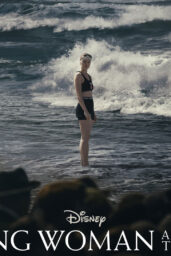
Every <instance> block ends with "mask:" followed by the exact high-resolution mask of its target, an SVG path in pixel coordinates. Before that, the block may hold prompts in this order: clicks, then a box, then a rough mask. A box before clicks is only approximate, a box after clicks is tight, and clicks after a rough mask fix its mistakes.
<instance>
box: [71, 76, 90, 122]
mask: <svg viewBox="0 0 171 256" xmlns="http://www.w3.org/2000/svg"><path fill="white" fill-rule="evenodd" d="M81 81H82V77H81V75H80V74H76V75H75V77H74V85H75V89H76V94H77V98H78V101H79V103H80V106H81V107H82V109H83V111H84V114H85V116H86V118H87V119H91V115H90V114H89V112H88V110H87V108H86V106H85V104H84V100H83V97H82V90H81Z"/></svg>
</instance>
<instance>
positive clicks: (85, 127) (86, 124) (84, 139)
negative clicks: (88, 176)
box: [79, 120, 93, 166]
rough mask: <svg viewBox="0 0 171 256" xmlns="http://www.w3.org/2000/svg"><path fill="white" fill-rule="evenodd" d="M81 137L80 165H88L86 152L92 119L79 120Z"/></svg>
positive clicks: (87, 150)
mask: <svg viewBox="0 0 171 256" xmlns="http://www.w3.org/2000/svg"><path fill="white" fill-rule="evenodd" d="M79 124H80V130H81V139H80V155H81V165H82V166H88V165H89V163H88V152H89V143H88V142H89V138H90V132H91V128H92V124H93V121H92V120H79Z"/></svg>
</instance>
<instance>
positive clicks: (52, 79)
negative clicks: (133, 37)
mask: <svg viewBox="0 0 171 256" xmlns="http://www.w3.org/2000/svg"><path fill="white" fill-rule="evenodd" d="M85 51H86V52H87V51H88V52H90V53H91V54H92V55H93V62H92V66H91V67H90V71H89V72H90V73H91V75H92V77H93V82H94V86H95V90H94V99H95V109H96V110H99V111H106V110H116V109H121V112H122V113H130V114H133V113H153V114H157V115H166V116H171V101H170V96H171V74H170V68H171V61H169V60H167V59H166V58H164V57H163V56H153V55H150V54H149V55H146V56H145V55H143V54H141V53H140V52H130V51H123V50H121V49H120V48H119V47H115V46H112V45H109V44H108V43H106V42H105V41H101V42H99V41H96V40H88V41H87V43H86V44H77V45H75V47H74V48H73V49H72V50H71V51H70V52H69V56H62V57H60V58H57V59H52V60H51V61H50V62H49V63H48V65H47V66H46V67H45V68H44V78H43V79H42V80H41V81H39V82H38V83H36V84H34V85H33V86H32V87H31V89H32V92H33V95H34V97H36V100H41V101H46V102H49V103H51V104H52V105H58V106H59V105H60V106H74V105H75V104H76V102H77V99H76V95H75V88H74V86H73V76H74V73H75V71H76V70H79V69H80V67H79V56H80V53H81V52H85Z"/></svg>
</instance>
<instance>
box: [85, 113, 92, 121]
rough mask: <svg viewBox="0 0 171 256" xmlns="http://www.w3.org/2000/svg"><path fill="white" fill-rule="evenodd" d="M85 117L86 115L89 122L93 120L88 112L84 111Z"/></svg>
mask: <svg viewBox="0 0 171 256" xmlns="http://www.w3.org/2000/svg"><path fill="white" fill-rule="evenodd" d="M84 115H85V117H86V119H87V120H91V115H90V113H89V112H88V111H84Z"/></svg>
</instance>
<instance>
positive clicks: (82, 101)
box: [74, 53, 96, 166]
mask: <svg viewBox="0 0 171 256" xmlns="http://www.w3.org/2000/svg"><path fill="white" fill-rule="evenodd" d="M91 60H92V56H91V55H90V54H88V53H83V54H82V55H81V56H80V65H81V71H78V72H77V73H76V75H75V78H74V85H75V89H76V94H77V98H78V104H77V106H76V116H77V118H78V120H79V125H80V131H81V139H80V155H81V165H82V166H89V163H88V150H89V144H88V142H89V138H90V132H91V128H92V125H93V122H95V121H96V115H95V112H94V102H93V97H92V90H93V84H92V79H91V76H90V75H89V74H88V73H87V70H88V68H89V67H90V64H91Z"/></svg>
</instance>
